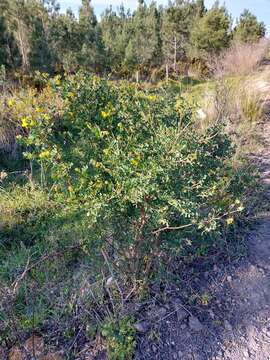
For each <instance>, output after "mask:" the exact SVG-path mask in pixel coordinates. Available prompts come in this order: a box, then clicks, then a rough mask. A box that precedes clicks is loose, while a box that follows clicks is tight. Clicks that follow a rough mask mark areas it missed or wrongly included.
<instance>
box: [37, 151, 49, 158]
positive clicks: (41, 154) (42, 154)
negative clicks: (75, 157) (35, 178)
mask: <svg viewBox="0 0 270 360" xmlns="http://www.w3.org/2000/svg"><path fill="white" fill-rule="evenodd" d="M49 156H50V151H49V150H43V151H42V152H41V153H40V154H39V158H40V159H47V158H48V157H49Z"/></svg>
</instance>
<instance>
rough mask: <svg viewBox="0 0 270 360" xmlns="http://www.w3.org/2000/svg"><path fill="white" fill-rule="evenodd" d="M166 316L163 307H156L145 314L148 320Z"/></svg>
mask: <svg viewBox="0 0 270 360" xmlns="http://www.w3.org/2000/svg"><path fill="white" fill-rule="evenodd" d="M166 314H167V309H166V308H165V307H157V306H156V307H154V308H153V309H151V310H150V311H148V312H147V316H148V317H149V318H150V319H155V318H160V319H161V318H163V317H164V316H165V315H166Z"/></svg>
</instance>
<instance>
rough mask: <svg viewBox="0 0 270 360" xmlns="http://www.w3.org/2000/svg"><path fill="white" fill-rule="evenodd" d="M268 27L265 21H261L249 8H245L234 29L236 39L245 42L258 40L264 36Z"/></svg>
mask: <svg viewBox="0 0 270 360" xmlns="http://www.w3.org/2000/svg"><path fill="white" fill-rule="evenodd" d="M265 33H266V27H265V24H264V23H263V22H259V21H258V20H257V18H256V16H255V15H253V14H252V13H251V12H250V11H249V10H247V9H246V10H244V12H243V13H242V14H241V16H240V19H239V21H238V23H237V25H236V27H235V29H234V34H233V36H234V39H235V40H238V41H243V42H256V41H258V40H259V39H261V38H263V37H264V36H265Z"/></svg>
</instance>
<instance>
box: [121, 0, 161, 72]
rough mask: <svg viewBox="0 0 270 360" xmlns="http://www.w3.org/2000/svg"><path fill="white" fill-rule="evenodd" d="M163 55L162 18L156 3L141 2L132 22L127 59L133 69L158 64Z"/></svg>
mask: <svg viewBox="0 0 270 360" xmlns="http://www.w3.org/2000/svg"><path fill="white" fill-rule="evenodd" d="M160 54H161V35H160V17H159V13H158V11H157V9H156V6H155V4H154V3H151V4H150V6H149V7H147V5H146V4H145V2H144V1H143V0H139V3H138V8H137V10H136V11H135V13H134V16H133V18H132V22H131V37H130V40H129V43H128V46H127V48H126V53H125V59H126V63H127V64H128V66H130V67H131V68H137V69H138V68H143V67H145V66H149V67H150V66H151V65H152V64H157V63H158V61H160Z"/></svg>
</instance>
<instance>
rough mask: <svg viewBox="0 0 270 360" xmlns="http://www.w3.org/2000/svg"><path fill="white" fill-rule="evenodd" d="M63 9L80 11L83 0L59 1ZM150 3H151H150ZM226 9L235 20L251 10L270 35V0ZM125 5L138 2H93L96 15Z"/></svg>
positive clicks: (231, 0)
mask: <svg viewBox="0 0 270 360" xmlns="http://www.w3.org/2000/svg"><path fill="white" fill-rule="evenodd" d="M58 1H59V3H60V5H61V9H62V10H66V9H67V8H69V7H70V8H71V9H72V10H73V11H74V12H76V11H77V10H78V7H79V5H80V3H81V0H58ZM148 2H150V1H148ZM156 2H157V3H158V4H163V5H166V4H167V0H157V1H156ZM224 2H225V4H226V7H227V8H228V10H229V12H230V13H231V14H232V16H233V17H234V18H237V17H239V15H240V14H241V12H242V11H243V9H245V8H246V9H249V10H251V12H252V13H253V14H255V15H256V16H257V17H258V19H259V20H260V21H264V23H265V24H266V26H267V29H268V34H270V0H225V1H224ZM121 3H123V4H124V6H125V8H130V9H134V8H136V5H137V0H107V1H106V0H92V4H93V6H94V8H95V13H96V14H97V15H100V14H101V13H102V12H103V11H104V9H105V8H106V7H108V6H109V5H112V6H113V7H114V8H116V7H117V6H119V5H120V4H121ZM213 3H214V0H205V4H206V6H207V7H210V6H211V5H212V4H213ZM220 3H223V1H220Z"/></svg>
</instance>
